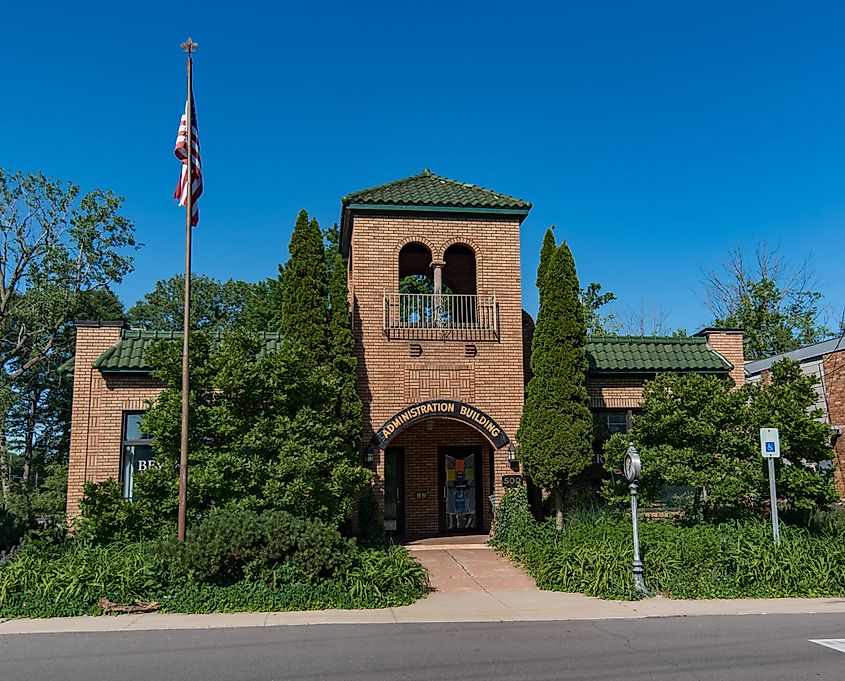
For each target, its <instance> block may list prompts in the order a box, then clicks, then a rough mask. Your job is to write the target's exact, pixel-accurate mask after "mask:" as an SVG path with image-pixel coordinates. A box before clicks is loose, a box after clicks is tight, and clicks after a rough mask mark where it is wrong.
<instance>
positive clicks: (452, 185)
mask: <svg viewBox="0 0 845 681" xmlns="http://www.w3.org/2000/svg"><path fill="white" fill-rule="evenodd" d="M350 204H364V205H366V206H373V207H376V206H414V207H421V208H422V207H439V208H453V209H461V208H464V209H473V210H477V209H493V210H509V211H519V212H526V213H527V212H528V211H529V210H530V209H531V204H530V203H529V202H528V201H523V200H522V199H517V198H515V197H513V196H508V195H507V194H500V193H499V192H494V191H493V190H492V189H485V188H484V187H478V186H476V185H474V184H468V183H466V182H459V181H458V180H450V179H449V178H448V177H440V175H435V174H434V173H432V172H431V171H430V170H429V169H428V168H426V169H425V170H423V171H422V172H421V173H420V174H419V175H412V176H411V177H406V178H404V179H401V180H395V181H393V182H388V183H387V184H380V185H378V186H376V187H370V188H369V189H362V190H361V191H357V192H353V193H351V194H347V195H346V196H344V197H343V199H342V205H343V207H344V208H346V207H347V206H349V205H350Z"/></svg>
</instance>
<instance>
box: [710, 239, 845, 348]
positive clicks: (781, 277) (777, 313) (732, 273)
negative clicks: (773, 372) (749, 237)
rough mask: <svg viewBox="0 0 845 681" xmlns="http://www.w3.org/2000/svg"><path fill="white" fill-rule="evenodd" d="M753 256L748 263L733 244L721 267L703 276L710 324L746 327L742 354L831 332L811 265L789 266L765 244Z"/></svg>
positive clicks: (790, 345)
mask: <svg viewBox="0 0 845 681" xmlns="http://www.w3.org/2000/svg"><path fill="white" fill-rule="evenodd" d="M755 256H756V257H755V260H754V262H753V264H751V265H749V264H748V262H747V258H745V256H744V255H743V252H742V251H741V250H740V249H738V248H737V249H734V250H732V251H731V253H730V254H729V257H728V260H727V261H726V262H725V266H724V272H723V273H717V272H710V273H708V274H707V279H706V281H705V287H706V292H707V306H708V308H709V309H710V311H711V312H712V313H713V316H714V325H715V326H731V327H737V328H741V329H743V331H745V336H744V342H745V358H746V359H747V360H755V359H762V358H764V357H771V356H773V355H778V354H780V353H783V352H789V351H790V350H795V349H797V348H800V347H802V346H804V345H810V344H812V343H817V342H819V341H821V340H824V339H825V338H826V337H828V336H829V335H831V330H830V329H829V328H827V327H826V326H825V325H824V323H823V320H822V312H823V311H822V309H821V298H822V294H821V293H820V292H819V291H816V290H814V286H813V282H812V279H813V277H812V273H811V271H810V269H809V264H808V263H807V262H804V263H803V264H801V265H800V266H798V267H792V266H790V265H789V264H788V263H787V262H786V261H785V260H784V258H782V257H781V256H780V255H779V254H778V252H777V251H776V250H772V249H770V248H768V247H767V246H766V245H765V244H762V245H759V246H758V247H757V249H756V253H755Z"/></svg>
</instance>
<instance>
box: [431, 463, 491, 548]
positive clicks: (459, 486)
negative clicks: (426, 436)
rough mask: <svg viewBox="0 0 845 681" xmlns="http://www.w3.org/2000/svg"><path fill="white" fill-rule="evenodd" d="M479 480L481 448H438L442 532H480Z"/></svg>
mask: <svg viewBox="0 0 845 681" xmlns="http://www.w3.org/2000/svg"><path fill="white" fill-rule="evenodd" d="M481 480H482V478H481V448H480V447H441V449H440V484H441V488H442V498H441V513H440V523H441V530H442V531H444V532H456V533H459V532H470V533H471V532H477V531H478V530H479V528H480V527H481V519H480V518H479V517H478V514H479V512H480V510H481V508H480V506H479V494H480V492H481Z"/></svg>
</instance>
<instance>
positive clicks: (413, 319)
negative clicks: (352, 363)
mask: <svg viewBox="0 0 845 681" xmlns="http://www.w3.org/2000/svg"><path fill="white" fill-rule="evenodd" d="M384 333H385V335H387V337H388V338H392V339H397V340H434V341H458V342H476V341H497V340H499V303H498V301H497V300H496V295H495V294H492V295H468V294H463V293H387V292H385V294H384Z"/></svg>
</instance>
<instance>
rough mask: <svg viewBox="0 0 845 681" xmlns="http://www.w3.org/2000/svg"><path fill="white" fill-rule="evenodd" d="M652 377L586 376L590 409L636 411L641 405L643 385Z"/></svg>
mask: <svg viewBox="0 0 845 681" xmlns="http://www.w3.org/2000/svg"><path fill="white" fill-rule="evenodd" d="M652 378H654V376H588V377H587V394H588V395H589V396H590V409H636V408H637V407H639V406H640V405H641V404H642V403H643V384H644V383H645V382H646V381H648V380H650V379H652Z"/></svg>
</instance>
